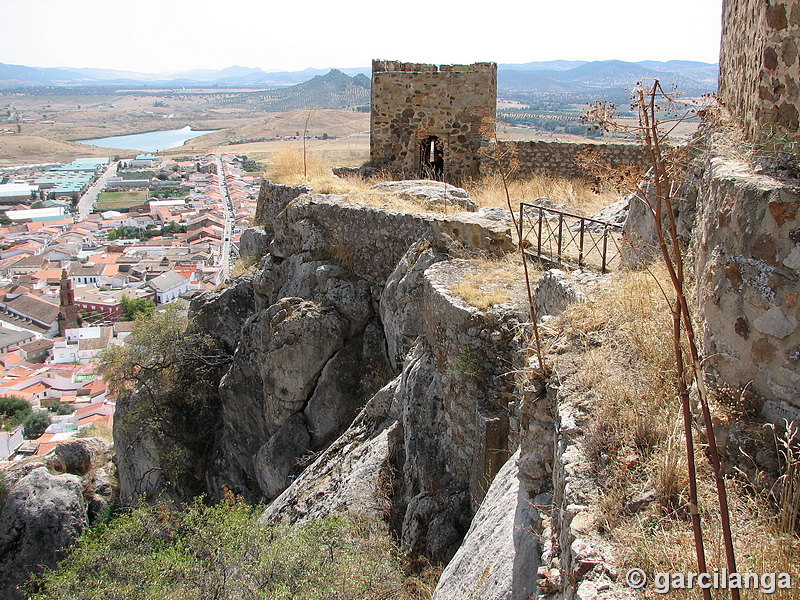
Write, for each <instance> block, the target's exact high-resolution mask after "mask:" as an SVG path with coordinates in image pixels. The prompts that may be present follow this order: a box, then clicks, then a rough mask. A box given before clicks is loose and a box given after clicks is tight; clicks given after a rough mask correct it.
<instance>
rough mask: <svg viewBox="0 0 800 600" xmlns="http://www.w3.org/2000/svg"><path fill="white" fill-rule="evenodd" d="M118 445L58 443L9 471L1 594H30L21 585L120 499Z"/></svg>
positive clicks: (0, 515) (0, 541) (0, 536)
mask: <svg viewBox="0 0 800 600" xmlns="http://www.w3.org/2000/svg"><path fill="white" fill-rule="evenodd" d="M111 458H112V448H111V446H110V445H109V444H106V443H105V442H103V441H102V440H99V439H95V438H87V439H76V440H71V441H67V442H63V443H62V444H59V445H58V446H56V448H55V451H54V452H53V453H51V454H49V455H46V456H44V457H35V458H31V459H27V460H24V461H21V462H18V463H14V464H13V465H11V466H9V467H8V468H6V469H5V470H4V472H3V484H4V488H5V493H4V495H5V498H4V501H3V503H2V511H0V596H2V597H3V598H8V599H9V600H14V599H22V598H26V597H27V595H26V594H24V593H23V592H21V591H20V590H19V585H20V584H22V583H23V582H24V581H26V580H27V579H28V577H29V576H30V574H31V573H35V574H38V573H41V572H42V571H43V570H44V569H46V568H52V567H54V566H55V565H56V563H57V561H58V560H60V559H61V558H63V556H64V555H65V553H66V550H67V549H68V548H69V547H70V546H72V545H73V544H74V543H75V542H76V541H77V539H78V537H79V536H80V535H81V533H82V532H83V530H84V529H85V528H86V527H87V526H88V525H89V524H91V523H92V522H94V521H95V520H96V519H97V517H98V516H99V515H100V514H102V513H103V512H104V511H105V510H107V507H109V506H110V505H113V504H114V503H115V502H116V498H117V485H116V478H115V471H114V465H113V462H112V461H111Z"/></svg>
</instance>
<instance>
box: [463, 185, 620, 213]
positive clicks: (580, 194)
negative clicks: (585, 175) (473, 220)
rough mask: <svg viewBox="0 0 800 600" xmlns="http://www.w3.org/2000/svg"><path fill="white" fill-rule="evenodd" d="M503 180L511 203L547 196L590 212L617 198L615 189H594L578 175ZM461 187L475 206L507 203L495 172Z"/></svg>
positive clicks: (577, 211)
mask: <svg viewBox="0 0 800 600" xmlns="http://www.w3.org/2000/svg"><path fill="white" fill-rule="evenodd" d="M507 183H508V188H509V193H510V195H511V198H512V200H513V201H514V202H515V203H519V202H533V201H535V200H536V199H537V198H549V199H550V200H551V201H553V202H554V203H556V204H566V205H567V207H568V209H569V210H570V211H573V212H576V213H580V214H583V215H592V214H594V213H596V212H597V211H599V210H600V209H601V208H603V207H605V206H608V205H609V204H613V203H614V202H616V201H617V200H619V199H620V198H621V195H620V194H619V193H618V192H615V191H613V190H610V189H609V190H605V189H603V190H601V191H600V192H599V193H598V192H595V191H593V189H592V184H591V182H589V181H584V180H582V179H567V178H563V177H550V176H546V175H532V176H530V177H529V178H527V179H519V180H509V181H508V182H507ZM464 188H465V189H466V190H467V191H468V192H469V194H470V197H471V198H472V199H473V200H474V201H475V202H476V203H477V204H478V206H499V207H501V208H506V207H507V206H506V196H505V190H504V189H503V182H502V179H501V177H500V176H499V175H489V176H486V177H483V178H481V179H478V180H475V181H471V182H468V183H465V184H464Z"/></svg>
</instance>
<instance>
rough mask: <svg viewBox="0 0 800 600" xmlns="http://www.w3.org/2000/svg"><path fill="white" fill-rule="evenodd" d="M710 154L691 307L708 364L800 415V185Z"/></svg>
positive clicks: (774, 408) (776, 411)
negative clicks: (695, 311)
mask: <svg viewBox="0 0 800 600" xmlns="http://www.w3.org/2000/svg"><path fill="white" fill-rule="evenodd" d="M793 184H794V185H792V184H790V183H787V182H785V181H780V180H778V179H775V178H772V177H769V176H767V175H760V174H755V173H753V172H752V171H751V170H750V169H749V168H748V167H747V165H745V164H744V163H740V162H738V161H733V160H731V159H726V158H722V157H719V156H717V157H712V158H711V159H710V161H709V163H708V165H707V167H706V169H705V175H704V177H703V180H702V182H701V185H700V192H699V198H702V202H700V201H699V202H698V203H697V218H696V225H695V230H694V237H693V240H692V245H693V247H694V251H695V275H696V282H697V283H696V306H697V313H698V316H699V318H700V321H701V332H702V335H703V345H704V348H703V354H704V355H705V356H707V357H708V359H707V362H706V364H707V365H708V366H709V367H711V368H712V369H713V370H714V371H716V373H717V374H718V375H719V376H720V377H721V378H722V380H723V381H725V382H726V383H728V384H729V385H732V386H734V387H736V388H740V389H741V388H744V387H748V389H750V390H751V391H754V392H756V393H757V394H758V395H760V396H762V397H764V398H766V399H767V404H766V406H765V410H764V412H765V416H766V417H767V418H768V419H770V420H771V421H773V422H777V423H780V422H781V421H782V419H783V418H789V419H792V418H794V419H797V418H798V417H800V327H798V325H800V304H798V297H799V293H800V290H798V282H800V218H798V217H800V189H799V188H798V187H797V184H798V182H797V181H796V180H795V181H794V182H793Z"/></svg>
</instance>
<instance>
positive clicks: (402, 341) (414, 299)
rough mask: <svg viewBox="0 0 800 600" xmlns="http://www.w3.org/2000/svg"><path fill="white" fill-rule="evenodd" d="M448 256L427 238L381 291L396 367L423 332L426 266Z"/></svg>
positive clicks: (383, 316)
mask: <svg viewBox="0 0 800 600" xmlns="http://www.w3.org/2000/svg"><path fill="white" fill-rule="evenodd" d="M446 258H447V255H445V254H443V253H441V252H439V251H437V250H435V249H434V248H432V247H431V243H430V241H429V240H427V239H422V240H420V241H418V242H417V243H415V244H414V245H413V246H411V248H409V249H408V251H407V252H406V253H405V254H404V255H403V258H401V259H400V262H398V263H397V267H396V268H395V270H394V271H393V272H392V274H391V275H390V276H389V279H388V280H387V281H386V286H385V287H384V289H383V293H382V294H381V302H380V315H381V321H382V322H383V330H384V333H385V335H386V345H387V348H388V353H389V361H390V363H391V365H392V368H393V369H395V370H399V369H400V367H401V365H402V362H403V358H404V357H405V355H406V354H408V351H409V350H410V349H411V346H412V345H413V344H414V341H415V340H416V339H417V337H418V336H419V335H421V334H422V333H423V311H422V278H423V274H424V273H425V269H427V268H428V267H429V266H431V265H432V264H433V263H435V262H438V261H441V260H445V259H446Z"/></svg>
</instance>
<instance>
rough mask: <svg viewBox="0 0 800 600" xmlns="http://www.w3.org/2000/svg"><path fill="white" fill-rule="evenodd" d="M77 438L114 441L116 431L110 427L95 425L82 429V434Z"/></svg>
mask: <svg viewBox="0 0 800 600" xmlns="http://www.w3.org/2000/svg"><path fill="white" fill-rule="evenodd" d="M75 437H79V438H91V437H96V438H100V439H102V440H105V441H107V442H113V441H114V431H113V429H112V427H111V426H110V425H103V424H99V423H93V424H92V425H90V426H89V427H86V428H84V429H81V430H80V432H78V434H77V435H76V436H75Z"/></svg>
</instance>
